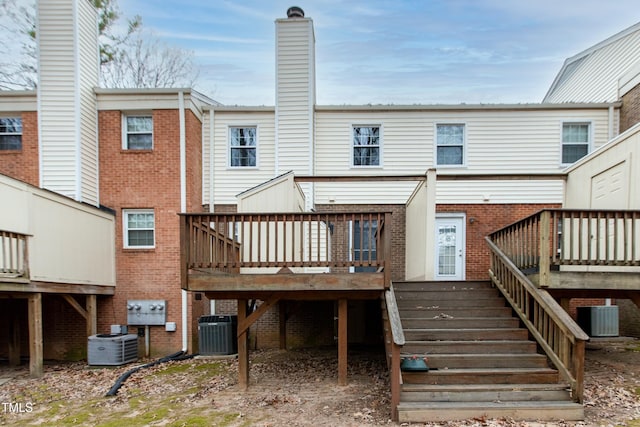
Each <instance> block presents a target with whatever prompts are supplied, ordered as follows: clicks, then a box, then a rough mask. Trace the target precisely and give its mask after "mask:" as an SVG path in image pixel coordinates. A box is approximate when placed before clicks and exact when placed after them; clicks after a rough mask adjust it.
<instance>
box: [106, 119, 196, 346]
mask: <svg viewBox="0 0 640 427" xmlns="http://www.w3.org/2000/svg"><path fill="white" fill-rule="evenodd" d="M99 128H100V194H101V201H102V204H103V205H105V206H108V207H109V208H111V209H114V210H115V212H116V270H117V271H116V283H117V288H116V295H115V296H114V297H113V298H110V299H109V300H108V301H105V303H103V304H101V305H99V316H98V318H99V325H98V326H99V330H100V331H103V332H104V331H108V330H109V325H110V324H126V323H127V309H126V302H127V300H129V299H163V300H166V301H167V321H168V322H175V323H176V324H177V331H176V332H166V331H165V328H164V326H152V327H151V332H150V338H151V353H152V355H164V354H168V353H173V352H175V351H177V350H180V349H181V348H182V337H181V328H182V327H181V323H182V316H181V301H182V298H181V287H180V271H179V259H180V241H179V240H180V239H179V219H178V215H177V214H178V213H179V212H180V129H179V115H178V111H177V110H154V111H153V150H148V151H134V150H123V149H122V141H121V138H122V131H121V129H122V128H121V113H120V112H119V111H101V112H100V113H99ZM186 132H187V141H186V143H187V153H188V154H187V178H188V180H187V189H188V198H187V209H188V210H193V211H201V209H202V208H201V205H200V200H201V193H202V191H201V188H202V187H201V181H200V174H199V172H197V171H199V170H200V167H201V163H200V162H201V148H200V143H199V141H200V128H199V123H198V120H197V118H195V117H194V116H193V115H192V113H191V112H187V122H186ZM138 208H139V209H153V210H154V213H155V233H156V234H155V238H156V242H155V248H153V249H125V248H123V223H122V215H123V210H124V209H138ZM194 304H196V305H197V307H194ZM204 304H206V301H204V300H202V299H200V300H198V301H196V300H195V295H189V299H188V306H189V314H190V318H191V319H192V320H193V319H194V317H195V315H196V314H199V313H201V312H203V311H204V309H203V305H204ZM194 325H195V322H194V321H190V322H189V324H188V331H189V335H190V339H189V342H193V341H192V337H193V334H196V333H197V330H195V329H194ZM133 332H135V330H134V331H133Z"/></svg>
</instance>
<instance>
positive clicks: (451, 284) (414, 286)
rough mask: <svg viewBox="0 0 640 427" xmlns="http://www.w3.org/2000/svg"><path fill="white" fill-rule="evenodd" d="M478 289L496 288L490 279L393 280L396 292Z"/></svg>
mask: <svg viewBox="0 0 640 427" xmlns="http://www.w3.org/2000/svg"><path fill="white" fill-rule="evenodd" d="M447 289H452V290H469V291H470V290H477V289H495V287H494V286H493V285H492V284H491V282H488V281H469V282H460V281H447V282H393V290H394V292H398V291H432V290H447Z"/></svg>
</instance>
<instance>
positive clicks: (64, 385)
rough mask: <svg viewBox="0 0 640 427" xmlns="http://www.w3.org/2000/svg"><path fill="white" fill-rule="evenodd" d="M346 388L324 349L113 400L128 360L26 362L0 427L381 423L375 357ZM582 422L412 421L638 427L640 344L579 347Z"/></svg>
mask: <svg viewBox="0 0 640 427" xmlns="http://www.w3.org/2000/svg"><path fill="white" fill-rule="evenodd" d="M349 362H350V364H349V384H348V385H347V386H344V387H341V386H338V385H337V360H336V354H335V350H333V349H314V350H295V351H287V352H284V351H278V350H266V351H255V352H252V353H251V386H250V388H249V390H248V391H245V392H242V391H239V390H238V388H237V384H236V382H237V378H236V376H237V361H236V360H235V359H221V360H212V359H206V358H201V359H199V358H196V359H189V360H184V361H179V362H168V363H164V364H161V365H157V366H154V367H151V368H147V369H143V370H140V371H138V372H137V373H135V374H133V375H132V376H131V377H130V378H129V379H128V380H127V381H126V382H125V383H124V385H123V386H122V388H121V389H120V391H119V392H118V394H117V395H116V396H115V397H105V393H106V392H107V391H108V390H109V389H110V388H111V386H112V385H113V384H114V383H115V381H116V379H117V378H118V377H119V376H120V375H121V374H122V373H124V372H125V371H127V370H129V369H131V368H132V367H133V366H135V365H128V366H125V367H117V368H108V369H105V368H92V367H87V365H86V364H82V363H74V364H47V365H46V368H45V376H44V377H43V378H41V379H31V378H29V377H28V367H26V366H22V367H19V368H9V367H7V366H6V365H0V405H2V406H0V425H29V426H31V425H47V426H49V425H53V426H57V425H83V426H85V425H86V426H116V425H128V426H146V425H162V426H211V425H218V426H290V427H294V426H380V425H396V424H395V423H393V422H391V421H390V412H389V386H388V377H387V374H386V365H385V361H384V358H383V357H382V356H381V355H380V354H377V353H374V352H369V351H355V350H354V351H350V354H349ZM585 379H586V381H585V417H586V419H585V421H583V422H577V423H575V422H574V423H568V422H567V423H536V422H517V421H514V420H466V421H461V422H455V423H440V424H416V423H413V424H411V425H412V426H419V425H423V426H438V425H440V426H542V425H544V426H638V427H640V397H639V396H640V341H638V340H635V339H608V340H604V339H602V340H594V341H592V342H590V343H589V344H588V345H587V369H586V374H585Z"/></svg>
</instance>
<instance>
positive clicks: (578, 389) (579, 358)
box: [571, 340, 585, 403]
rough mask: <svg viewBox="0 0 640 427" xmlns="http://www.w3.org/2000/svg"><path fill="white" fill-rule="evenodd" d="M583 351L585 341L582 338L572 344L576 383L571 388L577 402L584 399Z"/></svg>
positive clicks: (581, 401)
mask: <svg viewBox="0 0 640 427" xmlns="http://www.w3.org/2000/svg"><path fill="white" fill-rule="evenodd" d="M584 353H585V342H584V341H583V340H579V341H576V343H575V344H574V345H573V369H572V370H573V372H572V374H573V377H574V379H575V381H576V385H575V387H574V388H573V390H572V394H573V396H571V397H573V400H574V401H575V402H578V403H583V401H584Z"/></svg>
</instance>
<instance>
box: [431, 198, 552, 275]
mask: <svg viewBox="0 0 640 427" xmlns="http://www.w3.org/2000/svg"><path fill="white" fill-rule="evenodd" d="M554 207H555V208H557V207H560V205H544V204H517V205H516V204H513V205H511V204H505V205H502V204H500V205H497V204H469V205H437V206H436V212H437V213H445V212H449V213H464V214H466V221H467V224H466V229H467V234H466V243H467V247H466V279H467V280H488V279H489V275H488V270H489V248H488V247H487V245H486V243H485V241H484V238H485V236H487V235H488V234H490V233H492V232H493V231H496V230H498V229H500V228H502V227H504V226H506V225H509V224H511V223H513V222H516V221H518V220H520V219H523V218H526V217H527V216H529V215H531V214H533V213H535V212H537V211H539V210H541V209H544V208H554Z"/></svg>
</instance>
